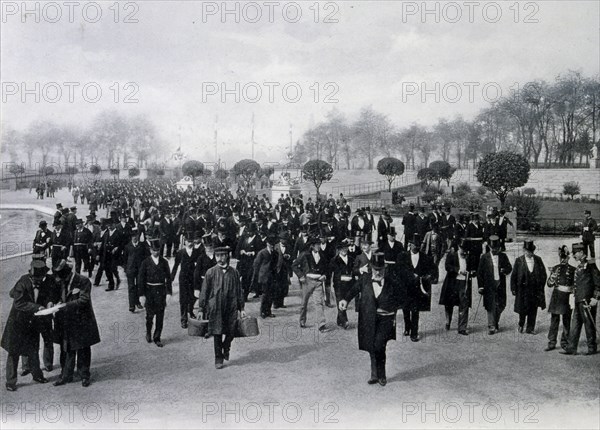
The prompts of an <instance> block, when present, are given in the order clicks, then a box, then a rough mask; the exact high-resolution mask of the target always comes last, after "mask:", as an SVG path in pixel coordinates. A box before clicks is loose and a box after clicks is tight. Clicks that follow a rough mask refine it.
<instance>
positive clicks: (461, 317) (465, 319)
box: [445, 303, 469, 331]
mask: <svg viewBox="0 0 600 430" xmlns="http://www.w3.org/2000/svg"><path fill="white" fill-rule="evenodd" d="M445 308H446V324H448V325H450V324H451V323H452V314H453V313H454V306H448V305H446V307H445ZM468 323H469V306H468V305H466V304H463V303H461V304H460V305H459V306H458V331H466V330H467V324H468Z"/></svg>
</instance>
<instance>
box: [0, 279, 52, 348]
mask: <svg viewBox="0 0 600 430" xmlns="http://www.w3.org/2000/svg"><path fill="white" fill-rule="evenodd" d="M56 293H57V292H56V285H55V284H54V281H53V280H52V278H50V277H46V278H45V279H44V281H42V284H41V286H40V289H39V295H38V299H37V302H36V301H34V289H33V282H32V280H31V277H30V276H29V275H23V276H21V278H19V280H18V281H17V283H16V285H15V286H14V288H13V289H12V290H11V292H10V297H11V298H12V299H13V305H12V307H11V309H10V313H9V314H8V320H7V321H6V325H5V326H4V333H3V335H2V341H1V343H0V344H1V346H2V348H4V349H5V350H6V351H7V352H8V353H9V354H11V355H28V354H30V353H32V352H37V351H38V350H39V348H40V333H41V331H42V330H47V329H51V327H52V320H51V317H36V316H34V314H35V313H36V312H37V311H38V310H40V308H41V307H42V306H43V307H46V306H47V304H48V303H49V302H53V303H56V300H57V294H56Z"/></svg>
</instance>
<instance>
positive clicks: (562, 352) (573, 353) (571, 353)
mask: <svg viewBox="0 0 600 430" xmlns="http://www.w3.org/2000/svg"><path fill="white" fill-rule="evenodd" d="M559 352H560V353H561V354H565V355H577V353H576V352H574V351H569V350H567V349H566V350H564V351H559Z"/></svg>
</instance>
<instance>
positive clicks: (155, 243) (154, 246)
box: [148, 239, 160, 251]
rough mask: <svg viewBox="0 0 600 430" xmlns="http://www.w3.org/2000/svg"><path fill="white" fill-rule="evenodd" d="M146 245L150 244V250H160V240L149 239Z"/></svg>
mask: <svg viewBox="0 0 600 430" xmlns="http://www.w3.org/2000/svg"><path fill="white" fill-rule="evenodd" d="M148 243H149V244H150V248H151V249H152V250H154V251H158V250H159V249H160V240H158V239H149V240H148Z"/></svg>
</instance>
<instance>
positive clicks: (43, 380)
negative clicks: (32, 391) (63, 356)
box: [33, 376, 48, 384]
mask: <svg viewBox="0 0 600 430" xmlns="http://www.w3.org/2000/svg"><path fill="white" fill-rule="evenodd" d="M33 380H34V381H35V382H39V383H40V384H45V383H46V382H48V380H47V379H46V378H44V377H43V376H39V377H37V378H33Z"/></svg>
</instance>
